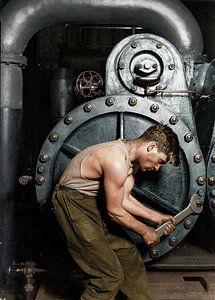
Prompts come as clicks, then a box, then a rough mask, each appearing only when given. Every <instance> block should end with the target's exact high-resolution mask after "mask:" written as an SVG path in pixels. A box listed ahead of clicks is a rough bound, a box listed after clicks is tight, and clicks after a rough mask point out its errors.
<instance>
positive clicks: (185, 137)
mask: <svg viewBox="0 0 215 300" xmlns="http://www.w3.org/2000/svg"><path fill="white" fill-rule="evenodd" d="M184 139H185V141H186V142H187V143H190V142H191V141H192V140H193V135H192V133H186V134H185V136H184Z"/></svg>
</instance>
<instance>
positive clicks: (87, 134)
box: [36, 95, 206, 261]
mask: <svg viewBox="0 0 215 300" xmlns="http://www.w3.org/2000/svg"><path fill="white" fill-rule="evenodd" d="M110 97H111V101H110V100H108V99H110ZM131 103H132V105H131ZM110 104H111V105H110ZM86 105H87V107H91V109H90V110H86V109H85V108H86ZM154 105H156V103H155V102H153V101H151V100H150V99H148V98H147V97H145V98H144V99H143V98H141V97H138V96H136V97H135V101H133V100H132V101H131V95H123V96H122V95H121V96H119V95H112V96H108V97H101V98H97V99H95V100H92V101H90V102H88V103H87V104H86V103H85V104H83V105H80V106H78V107H76V108H75V109H73V110H72V111H71V112H69V113H68V114H67V115H66V116H65V117H64V118H63V119H62V120H61V121H60V122H59V123H58V124H57V125H56V126H55V127H54V128H53V130H52V131H51V133H50V134H49V135H48V137H47V139H46V140H45V142H44V144H43V146H42V149H41V152H40V154H39V159H38V163H37V168H36V170H37V171H36V193H37V198H38V202H39V203H40V204H43V203H44V202H45V201H47V200H48V199H50V197H51V194H52V191H53V189H54V185H55V184H56V183H57V182H58V179H59V177H60V175H61V173H62V171H63V170H64V168H65V166H66V164H67V163H68V162H69V160H70V159H71V157H72V156H73V155H75V154H76V153H77V152H79V151H80V150H82V149H84V148H86V147H88V146H90V145H93V144H98V143H102V142H105V141H110V140H115V139H117V138H125V139H133V138H136V137H137V136H139V135H141V134H142V133H143V132H144V130H145V129H146V128H148V127H149V126H151V125H153V124H156V123H163V124H167V125H169V126H170V127H171V128H172V129H173V130H174V131H175V133H176V134H177V135H178V138H179V142H180V157H181V162H182V163H181V165H180V166H179V167H174V166H172V165H170V164H166V165H164V166H162V168H161V172H160V171H159V172H158V173H157V174H156V177H155V178H153V180H152V178H151V179H150V178H148V179H147V180H145V179H144V180H142V177H141V176H139V177H138V180H137V187H138V189H139V190H140V191H142V192H143V191H144V189H145V188H146V191H147V193H148V195H149V197H148V199H149V201H148V203H147V205H149V206H151V207H152V208H154V207H156V209H157V208H158V210H159V208H160V209H161V210H164V211H166V212H171V213H172V214H174V213H177V212H179V211H181V210H182V209H183V208H185V207H186V206H187V202H188V199H189V198H190V196H191V195H192V194H194V193H198V194H200V191H201V198H202V200H204V195H205V185H206V184H205V182H202V183H201V184H200V183H199V181H198V178H199V177H202V178H205V163H204V160H202V159H197V160H196V159H195V157H196V155H197V156H201V150H200V148H199V146H198V142H197V140H196V139H195V136H193V138H192V140H190V142H189V143H188V142H187V141H185V139H184V136H185V135H186V134H187V132H190V130H189V128H188V127H187V126H186V124H185V123H184V122H183V121H182V120H181V119H180V118H179V116H176V115H175V112H172V111H171V110H169V109H167V108H166V107H165V106H164V105H162V104H159V110H152V109H151V108H152V107H154ZM65 118H66V119H69V120H72V122H65ZM173 118H174V120H175V119H177V122H171V120H172V119H173ZM53 136H55V137H56V136H57V139H54V141H53V139H50V137H53ZM47 158H48V159H47ZM150 195H152V197H151V198H150ZM145 198H146V197H144V198H143V199H142V198H138V199H139V200H140V201H141V202H143V204H144V203H145ZM197 218H198V216H197V215H191V216H189V222H191V223H192V226H193V225H194V224H195V222H196V220H197ZM184 222H186V220H184ZM192 226H191V227H192ZM191 227H189V226H184V224H182V223H181V224H179V225H178V226H177V229H176V231H175V232H174V235H173V236H174V239H176V240H177V243H179V242H180V241H181V240H182V239H183V238H184V237H185V236H186V235H187V234H188V232H189V231H190V230H191ZM173 236H171V235H170V236H169V237H164V238H162V241H161V243H160V244H159V245H157V246H156V247H154V248H153V249H152V250H151V251H149V250H148V249H147V250H146V249H145V248H144V249H145V250H142V252H143V256H144V259H145V261H150V260H152V259H154V258H155V257H156V258H157V257H160V256H161V255H163V254H165V253H166V252H168V251H170V250H171V249H172V248H173V247H174V245H175V244H177V243H173V242H169V239H172V237H173ZM132 238H133V240H134V242H135V243H137V244H139V245H140V246H141V248H143V247H142V244H141V241H142V240H141V239H140V240H141V241H140V240H138V239H136V236H134V235H133V236H132ZM171 241H172V240H171ZM155 252H156V255H151V253H155Z"/></svg>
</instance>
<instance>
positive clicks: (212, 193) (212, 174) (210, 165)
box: [207, 129, 215, 217]
mask: <svg viewBox="0 0 215 300" xmlns="http://www.w3.org/2000/svg"><path fill="white" fill-rule="evenodd" d="M214 137H215V129H214V131H213V136H212V143H211V147H210V151H209V156H208V162H207V200H208V206H209V209H210V210H211V212H212V215H213V216H214V217H215V159H214V157H215V142H214V141H215V138H214Z"/></svg>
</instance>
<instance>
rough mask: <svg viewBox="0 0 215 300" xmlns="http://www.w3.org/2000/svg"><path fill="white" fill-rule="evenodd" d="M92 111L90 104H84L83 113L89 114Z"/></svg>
mask: <svg viewBox="0 0 215 300" xmlns="http://www.w3.org/2000/svg"><path fill="white" fill-rule="evenodd" d="M92 109H93V106H92V104H90V103H86V104H85V105H84V111H85V112H90V111H91V110H92Z"/></svg>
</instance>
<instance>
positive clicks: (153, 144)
mask: <svg viewBox="0 0 215 300" xmlns="http://www.w3.org/2000/svg"><path fill="white" fill-rule="evenodd" d="M157 147H158V142H157V141H151V142H149V143H148V146H147V152H150V151H152V150H153V149H154V148H157Z"/></svg>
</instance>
